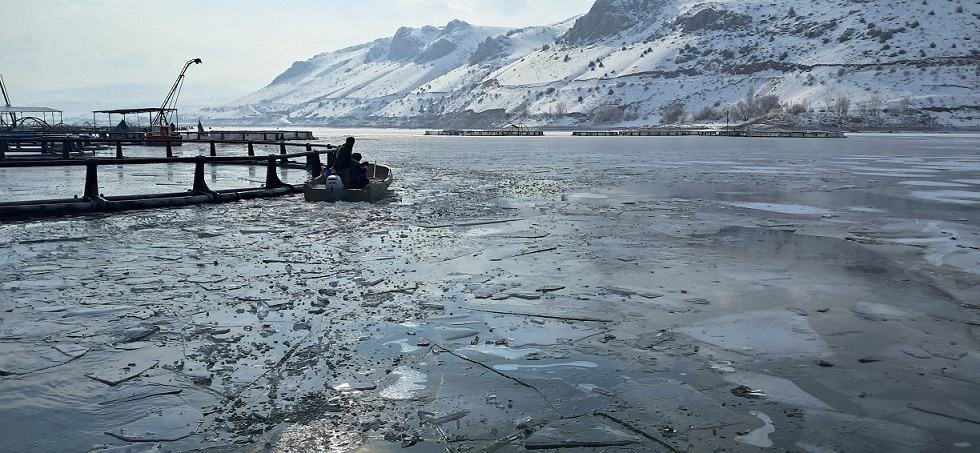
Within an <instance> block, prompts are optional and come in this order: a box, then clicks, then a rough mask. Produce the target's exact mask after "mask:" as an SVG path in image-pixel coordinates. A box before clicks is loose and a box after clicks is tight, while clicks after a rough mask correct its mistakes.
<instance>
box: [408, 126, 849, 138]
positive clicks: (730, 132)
mask: <svg viewBox="0 0 980 453" xmlns="http://www.w3.org/2000/svg"><path fill="white" fill-rule="evenodd" d="M425 135H454V136H466V137H510V136H516V137H541V136H543V135H545V134H544V132H543V131H539V130H508V129H485V130H484V129H477V130H438V131H425ZM572 136H575V137H672V136H707V137H786V138H844V133H843V132H838V131H757V130H751V129H745V128H736V129H724V130H720V129H680V128H678V129H667V128H664V129H627V130H600V131H573V132H572Z"/></svg>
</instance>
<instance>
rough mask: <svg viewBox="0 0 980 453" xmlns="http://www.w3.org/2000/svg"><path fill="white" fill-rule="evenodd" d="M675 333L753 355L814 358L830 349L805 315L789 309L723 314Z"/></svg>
mask: <svg viewBox="0 0 980 453" xmlns="http://www.w3.org/2000/svg"><path fill="white" fill-rule="evenodd" d="M674 332H675V333H681V334H685V335H688V336H690V337H693V338H695V339H698V340H701V341H703V342H705V343H710V344H713V345H716V346H719V347H722V348H725V349H727V350H729V351H737V352H741V353H745V354H749V355H756V354H764V355H770V356H778V357H812V356H815V355H820V354H823V353H825V352H827V351H829V349H830V348H829V347H828V346H827V343H826V342H825V341H824V340H823V339H822V338H820V335H818V334H817V333H816V332H815V331H814V330H813V328H812V327H810V324H809V323H808V322H807V320H806V318H805V317H802V316H798V315H796V314H795V313H791V312H788V311H785V310H759V311H750V312H746V313H740V314H735V315H728V316H720V317H717V318H712V319H708V320H705V321H702V322H698V323H695V324H691V325H689V326H685V327H681V328H678V329H675V330H674ZM747 351H751V352H747Z"/></svg>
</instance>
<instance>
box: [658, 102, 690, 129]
mask: <svg viewBox="0 0 980 453" xmlns="http://www.w3.org/2000/svg"><path fill="white" fill-rule="evenodd" d="M686 116H687V113H686V112H684V104H681V103H679V102H677V103H673V104H670V105H668V106H666V107H664V109H663V110H661V111H660V122H661V123H663V124H671V123H681V122H683V121H684V118H685V117H686Z"/></svg>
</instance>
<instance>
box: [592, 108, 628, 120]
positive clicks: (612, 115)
mask: <svg viewBox="0 0 980 453" xmlns="http://www.w3.org/2000/svg"><path fill="white" fill-rule="evenodd" d="M622 119H623V109H622V108H620V107H619V106H618V105H616V104H603V105H600V106H599V107H596V109H595V111H594V112H593V114H592V123H593V124H602V123H615V122H618V121H620V120H622Z"/></svg>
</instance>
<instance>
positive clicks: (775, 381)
mask: <svg viewBox="0 0 980 453" xmlns="http://www.w3.org/2000/svg"><path fill="white" fill-rule="evenodd" d="M725 380H726V381H728V382H733V383H735V384H741V385H743V386H747V387H749V388H752V389H760V390H762V391H763V392H765V394H766V399H769V400H774V401H779V402H781V403H784V404H789V405H792V406H796V407H812V408H815V409H822V410H833V408H832V407H831V406H830V405H828V404H827V403H824V402H823V401H821V400H820V399H818V398H817V397H815V396H813V395H811V394H809V393H807V392H805V391H803V389H801V388H799V387H798V386H797V385H796V384H794V383H793V382H792V381H790V380H788V379H783V378H780V377H775V376H769V375H767V374H761V373H754V372H751V371H738V372H735V373H733V374H728V375H726V376H725Z"/></svg>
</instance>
